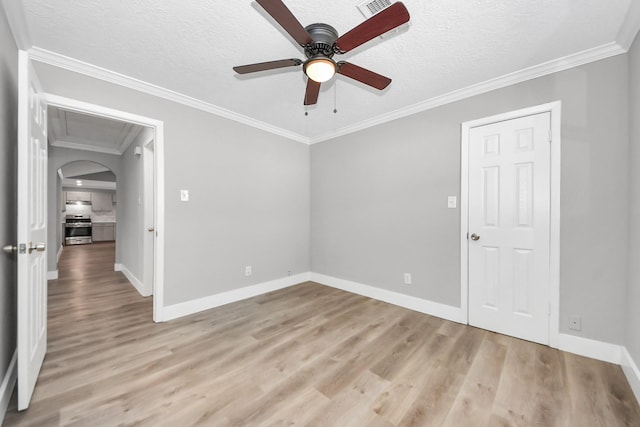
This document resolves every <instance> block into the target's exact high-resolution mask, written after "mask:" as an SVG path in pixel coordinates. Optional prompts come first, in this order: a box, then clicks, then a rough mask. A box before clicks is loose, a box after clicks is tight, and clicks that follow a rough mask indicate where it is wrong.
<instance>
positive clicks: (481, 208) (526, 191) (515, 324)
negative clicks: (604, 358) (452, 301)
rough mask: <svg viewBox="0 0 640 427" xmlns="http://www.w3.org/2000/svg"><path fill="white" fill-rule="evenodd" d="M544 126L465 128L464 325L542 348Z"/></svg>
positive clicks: (546, 212) (545, 328)
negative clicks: (466, 314) (466, 319)
mask: <svg viewBox="0 0 640 427" xmlns="http://www.w3.org/2000/svg"><path fill="white" fill-rule="evenodd" d="M550 129H551V114H550V113H541V114H535V115H531V116H526V117H521V118H517V119H512V120H507V121H502V122H498V123H493V124H488V125H485V126H479V127H474V128H472V129H470V134H469V149H468V150H469V151H468V152H469V240H468V251H469V257H468V261H469V268H468V287H469V288H468V291H469V294H468V295H469V324H471V325H474V326H478V327H480V328H483V329H488V330H491V331H495V332H500V333H503V334H506V335H511V336H515V337H518V338H523V339H526V340H530V341H535V342H539V343H543V344H548V343H549V302H550V300H549V298H550V296H549V295H550V291H549V290H550V286H549V280H550V263H549V262H550V257H549V249H550V245H549V244H550V153H551V149H550Z"/></svg>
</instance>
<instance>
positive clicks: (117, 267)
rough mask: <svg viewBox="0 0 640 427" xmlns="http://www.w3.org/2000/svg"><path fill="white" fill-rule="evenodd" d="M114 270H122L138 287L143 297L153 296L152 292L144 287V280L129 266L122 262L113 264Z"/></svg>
mask: <svg viewBox="0 0 640 427" xmlns="http://www.w3.org/2000/svg"><path fill="white" fill-rule="evenodd" d="M113 270H114V271H121V272H122V274H124V276H125V277H126V278H127V280H128V281H129V282H130V283H131V284H132V285H133V287H134V288H136V291H138V292H139V293H140V295H142V296H143V297H148V296H151V292H150V291H148V290H146V289H145V288H144V285H143V284H142V282H141V281H140V280H139V279H138V278H137V277H136V276H135V275H134V274H133V273H132V272H131V271H129V269H128V268H127V267H125V266H124V265H122V264H117V263H116V264H113Z"/></svg>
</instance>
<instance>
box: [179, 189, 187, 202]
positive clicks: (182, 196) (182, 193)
mask: <svg viewBox="0 0 640 427" xmlns="http://www.w3.org/2000/svg"><path fill="white" fill-rule="evenodd" d="M180 201H181V202H188V201H189V190H180Z"/></svg>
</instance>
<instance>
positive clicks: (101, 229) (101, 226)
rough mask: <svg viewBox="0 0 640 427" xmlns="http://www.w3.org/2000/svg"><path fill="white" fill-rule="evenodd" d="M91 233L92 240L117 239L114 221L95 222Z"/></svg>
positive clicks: (105, 240) (106, 240)
mask: <svg viewBox="0 0 640 427" xmlns="http://www.w3.org/2000/svg"><path fill="white" fill-rule="evenodd" d="M91 234H92V236H91V240H93V241H94V242H110V241H113V240H116V224H115V223H114V222H94V223H93V227H92V230H91Z"/></svg>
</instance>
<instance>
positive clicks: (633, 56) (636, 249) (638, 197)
mask: <svg viewBox="0 0 640 427" xmlns="http://www.w3.org/2000/svg"><path fill="white" fill-rule="evenodd" d="M629 76H630V78H631V84H630V113H631V120H630V124H631V126H630V129H631V135H630V155H629V166H630V175H629V176H630V184H631V188H630V197H629V200H630V209H629V254H628V259H629V294H628V297H627V340H626V343H625V344H626V346H627V349H628V350H629V353H630V354H631V357H633V360H634V361H635V363H636V365H637V366H640V309H639V308H638V306H640V261H639V260H640V223H639V222H638V219H640V36H638V37H637V38H636V41H635V42H634V43H633V46H632V48H631V51H630V53H629Z"/></svg>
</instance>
